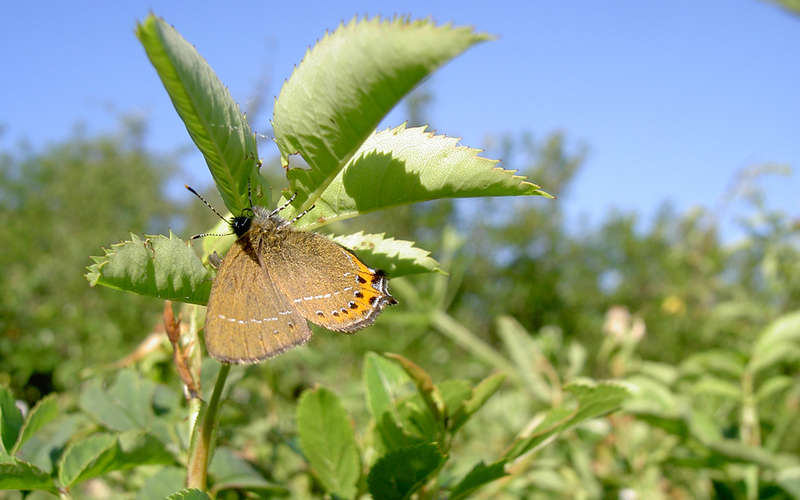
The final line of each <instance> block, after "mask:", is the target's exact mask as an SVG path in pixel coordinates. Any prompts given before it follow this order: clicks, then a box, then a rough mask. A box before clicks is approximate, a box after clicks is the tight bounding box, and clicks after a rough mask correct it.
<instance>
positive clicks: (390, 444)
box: [375, 408, 428, 453]
mask: <svg viewBox="0 0 800 500" xmlns="http://www.w3.org/2000/svg"><path fill="white" fill-rule="evenodd" d="M404 409H405V408H404ZM403 414H404V415H407V414H406V412H403ZM425 415H428V413H425ZM400 418H401V417H400V416H399V415H398V416H395V415H394V414H392V413H389V412H386V413H384V414H383V415H381V417H380V418H379V419H376V422H375V432H376V433H377V436H376V441H377V443H376V444H378V445H379V446H378V449H379V450H380V451H381V452H383V453H387V452H389V451H393V450H397V449H400V448H407V447H409V446H414V445H418V444H421V443H426V442H427V441H428V440H427V439H426V438H425V433H424V432H419V433H418V435H412V434H410V433H409V432H406V430H405V429H403V427H402V426H401V425H400V424H399V423H398V420H399V419H400ZM417 428H418V426H414V429H417Z"/></svg>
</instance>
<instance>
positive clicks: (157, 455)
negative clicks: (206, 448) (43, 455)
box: [58, 431, 174, 487]
mask: <svg viewBox="0 0 800 500" xmlns="http://www.w3.org/2000/svg"><path fill="white" fill-rule="evenodd" d="M172 463H174V459H173V458H172V455H170V454H169V453H168V452H167V451H166V450H165V449H164V445H163V444H161V442H160V441H159V440H158V439H156V438H155V437H153V436H151V435H149V434H144V433H141V432H138V431H134V432H129V433H125V434H120V435H118V436H117V435H112V434H94V435H92V436H89V437H88V438H86V439H82V440H80V441H77V442H74V443H72V444H71V445H69V446H68V447H67V449H66V450H65V451H64V455H63V456H62V457H61V464H60V467H59V473H58V477H59V481H60V482H61V484H63V485H64V486H67V487H70V486H72V485H74V484H76V483H78V482H81V481H85V480H86V479H90V478H92V477H97V476H101V475H103V474H105V473H107V472H110V471H113V470H124V469H130V468H132V467H136V466H138V465H143V464H172Z"/></svg>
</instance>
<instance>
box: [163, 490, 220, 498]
mask: <svg viewBox="0 0 800 500" xmlns="http://www.w3.org/2000/svg"><path fill="white" fill-rule="evenodd" d="M164 500H211V497H210V496H208V495H207V494H206V493H205V492H204V491H200V490H196V489H194V488H184V489H182V490H181V491H179V492H177V493H173V494H172V495H170V496H168V497H167V498H165V499H164Z"/></svg>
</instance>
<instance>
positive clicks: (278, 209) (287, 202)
mask: <svg viewBox="0 0 800 500" xmlns="http://www.w3.org/2000/svg"><path fill="white" fill-rule="evenodd" d="M296 197H297V192H295V193H293V194H292V197H291V198H289V199H288V200H286V203H284V204H283V205H281V206H279V207H278V208H276V209H275V210H273V211H272V213H270V215H275V214H277V213H278V212H280V211H281V210H283V209H284V208H286V207H288V206H289V205H291V204H292V201H294V199H295V198H296Z"/></svg>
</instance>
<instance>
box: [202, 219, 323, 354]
mask: <svg viewBox="0 0 800 500" xmlns="http://www.w3.org/2000/svg"><path fill="white" fill-rule="evenodd" d="M309 338H311V330H310V329H309V328H308V323H306V320H305V319H304V318H303V317H302V316H301V315H300V314H299V313H298V311H297V309H296V308H295V307H293V306H292V304H291V302H290V301H288V300H287V299H286V297H285V296H284V295H283V294H282V293H280V292H279V291H278V290H277V289H276V288H275V285H274V284H273V282H272V280H271V279H270V275H269V273H268V272H267V270H266V269H264V268H263V267H262V266H261V265H260V264H259V263H258V258H257V257H256V255H255V253H254V252H253V247H252V244H251V242H250V239H249V236H248V235H244V236H243V237H241V238H239V240H237V241H236V243H234V244H233V246H232V247H231V249H230V250H229V251H228V254H227V255H226V256H225V259H224V260H223V261H222V265H221V266H220V268H219V272H218V273H217V277H216V279H215V280H214V284H213V285H212V287H211V296H210V297H209V300H208V310H207V311H206V326H205V341H206V349H207V350H208V353H209V354H210V355H211V356H212V357H213V358H215V359H217V360H219V361H222V362H226V363H254V362H256V361H261V360H263V359H265V358H268V357H270V356H275V355H277V354H280V353H281V352H283V351H285V350H287V349H289V348H290V347H293V346H296V345H299V344H303V343H305V342H306V341H308V339H309Z"/></svg>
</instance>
